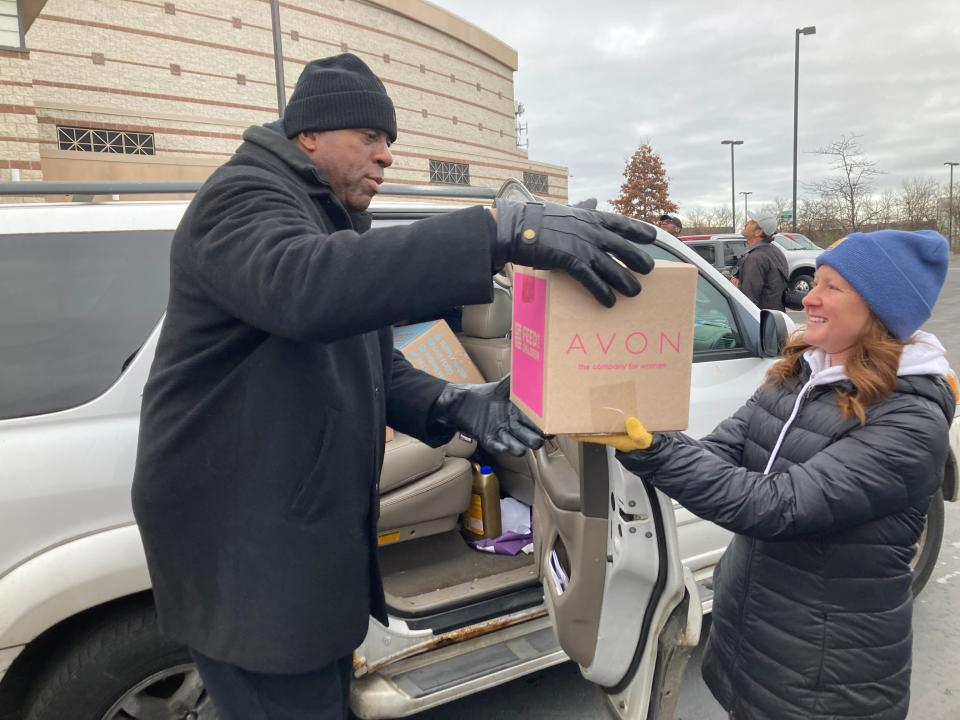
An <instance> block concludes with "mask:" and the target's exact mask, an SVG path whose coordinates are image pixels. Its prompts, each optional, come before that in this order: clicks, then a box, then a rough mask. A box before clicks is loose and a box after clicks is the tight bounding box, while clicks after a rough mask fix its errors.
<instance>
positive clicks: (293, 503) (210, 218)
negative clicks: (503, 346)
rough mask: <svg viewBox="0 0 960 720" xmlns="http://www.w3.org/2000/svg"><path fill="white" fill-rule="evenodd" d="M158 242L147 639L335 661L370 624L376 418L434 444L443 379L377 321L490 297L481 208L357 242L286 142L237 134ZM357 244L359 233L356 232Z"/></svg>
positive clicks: (240, 658) (216, 650)
mask: <svg viewBox="0 0 960 720" xmlns="http://www.w3.org/2000/svg"><path fill="white" fill-rule="evenodd" d="M243 139H244V143H243V144H242V145H241V146H240V147H239V148H238V150H237V152H236V154H235V155H234V156H233V158H231V159H230V160H229V161H228V162H227V163H226V164H225V165H224V166H222V167H221V168H219V169H218V170H217V171H216V172H215V173H214V174H213V175H212V176H211V178H210V179H209V180H208V181H207V182H206V183H205V184H204V186H203V187H202V188H201V189H200V191H199V192H198V193H197V195H196V197H195V198H194V200H193V202H191V203H190V206H189V207H188V208H187V211H186V214H185V215H184V217H183V220H182V222H181V223H180V226H179V227H178V229H177V231H176V234H175V235H174V239H173V246H172V250H171V281H170V297H169V303H168V306H167V314H166V319H165V321H164V325H163V330H162V332H161V336H160V340H159V343H158V346H157V351H156V357H155V359H154V362H153V367H152V369H151V372H150V377H149V380H148V381H147V384H146V387H145V390H144V394H143V407H142V414H141V424H140V443H139V450H138V454H137V464H136V473H135V477H134V483H133V503H134V511H135V514H136V519H137V522H138V524H139V527H140V532H141V535H142V537H143V541H144V548H145V551H146V556H147V561H148V566H149V569H150V575H151V580H152V582H153V593H154V597H155V599H156V604H157V608H158V611H159V616H160V621H161V626H162V628H163V629H164V630H165V631H166V632H168V633H169V634H171V635H172V636H173V637H174V638H176V639H177V640H180V641H182V642H184V643H186V644H187V645H189V646H190V647H192V648H195V649H196V650H198V651H200V652H201V653H202V654H204V655H206V656H208V657H210V658H213V659H215V660H220V661H223V662H227V663H231V664H234V665H238V666H240V667H242V668H244V669H247V670H251V671H255V672H270V673H297V672H305V671H308V670H312V669H316V668H320V667H321V666H324V665H327V664H329V663H331V662H333V661H334V660H335V659H336V658H340V657H343V656H345V655H348V654H350V653H351V652H352V651H353V650H354V648H356V647H357V646H358V645H359V644H360V643H361V642H362V640H363V638H364V636H365V634H366V632H367V627H368V617H369V615H370V614H371V613H372V614H373V615H374V616H375V617H376V618H377V619H379V620H381V621H383V622H385V621H386V610H385V605H384V599H383V589H382V585H381V582H380V575H379V569H378V564H377V543H376V526H377V517H378V511H379V504H378V494H377V483H378V478H379V473H380V467H381V464H382V461H383V452H384V426H385V425H386V424H387V423H389V424H390V425H391V426H392V427H394V428H396V429H397V430H398V431H400V432H403V433H407V434H410V435H413V436H414V437H417V438H420V439H422V440H424V441H425V442H428V443H430V444H432V445H439V444H441V443H443V442H445V441H447V440H448V439H449V438H450V436H451V435H452V433H451V432H449V431H442V430H440V429H439V428H438V427H437V426H435V425H434V424H432V423H431V420H430V409H431V406H432V405H433V403H434V401H435V400H436V398H437V396H438V395H439V394H440V392H441V390H442V389H443V387H444V386H445V385H446V383H444V382H442V381H440V380H437V379H435V378H432V377H430V376H428V375H426V374H424V373H422V372H420V371H419V370H415V369H414V368H413V367H411V366H410V364H409V363H407V362H406V360H404V359H403V357H402V355H400V354H399V353H398V352H396V351H395V350H394V349H393V343H392V333H391V330H390V325H391V324H392V323H395V322H397V321H399V320H401V319H402V318H405V317H412V316H417V315H424V314H428V313H430V312H431V311H435V310H439V309H441V308H444V307H449V306H455V305H465V304H476V303H484V302H489V301H490V300H491V295H492V283H491V279H490V276H491V258H490V245H491V243H492V240H491V237H492V236H493V235H494V234H495V233H496V224H495V223H494V221H493V219H492V218H491V217H490V216H489V213H488V212H487V211H486V210H484V209H483V208H481V207H476V208H471V209H467V210H461V211H457V212H452V213H449V214H446V215H442V216H438V217H436V218H431V219H427V220H423V221H420V222H417V223H415V224H411V225H400V226H393V227H387V228H380V229H374V230H369V231H368V232H364V231H366V230H367V229H368V228H369V216H367V215H365V214H354V215H351V214H349V213H348V212H347V211H346V210H345V209H344V207H343V206H342V205H341V203H340V202H339V201H338V199H337V198H336V196H335V195H334V194H333V191H332V190H331V189H330V187H329V185H328V184H327V183H326V181H325V180H324V179H323V178H322V177H321V176H320V174H319V172H318V170H317V168H316V166H315V165H314V164H313V163H312V162H311V161H310V159H309V158H308V157H307V155H306V154H304V153H303V152H301V151H300V150H299V149H298V148H297V147H296V146H294V145H293V144H292V143H291V142H289V141H288V140H287V139H286V138H285V137H284V136H282V135H281V134H278V132H275V131H274V130H272V129H269V128H267V127H252V128H249V129H248V130H247V131H246V132H245V133H244V135H243ZM359 233H363V234H359Z"/></svg>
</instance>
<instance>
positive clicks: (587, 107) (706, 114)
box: [434, 0, 960, 214]
mask: <svg viewBox="0 0 960 720" xmlns="http://www.w3.org/2000/svg"><path fill="white" fill-rule="evenodd" d="M434 2H435V3H436V4H437V5H440V6H442V7H444V8H446V9H447V10H449V11H451V12H453V13H455V14H457V15H459V16H460V17H462V18H464V19H466V20H468V21H470V22H472V23H473V24H475V25H478V26H480V27H481V28H483V29H484V30H486V31H488V32H489V33H491V34H493V35H494V36H496V37H497V38H499V39H500V40H502V41H503V42H505V43H507V44H508V45H510V46H512V47H513V48H515V49H516V50H517V52H518V53H519V56H520V69H519V70H518V71H517V73H516V75H515V82H516V97H517V99H518V100H520V101H522V102H523V103H524V105H525V106H526V110H527V112H526V121H527V122H528V123H529V154H530V158H531V159H534V160H541V161H544V162H552V163H558V164H561V165H566V166H567V167H569V169H570V175H571V178H570V199H571V201H575V200H581V199H583V198H585V197H589V196H595V197H597V198H598V199H599V200H600V201H601V202H604V201H608V200H610V199H612V198H614V197H616V195H617V194H618V191H619V186H620V183H621V182H622V173H623V168H624V165H625V163H626V161H627V159H628V158H629V157H630V156H631V155H632V153H633V152H634V151H635V150H636V148H637V147H638V146H639V145H640V144H641V142H642V141H644V140H649V141H650V143H651V144H652V146H653V148H654V150H656V151H657V152H659V153H660V154H661V156H662V157H663V160H664V164H665V166H666V168H667V173H668V175H669V178H670V191H671V197H672V198H673V200H674V201H675V202H677V203H678V204H679V206H680V212H681V214H683V211H684V209H685V208H687V209H689V208H690V207H692V206H695V205H700V206H704V207H712V206H716V205H719V204H721V203H729V202H730V149H729V146H721V145H720V141H721V140H723V139H725V138H734V139H742V140H743V141H744V144H743V145H740V146H737V148H736V183H737V187H736V189H737V191H738V192H739V191H740V190H749V191H752V192H753V195H751V196H750V207H751V209H755V208H757V207H759V205H762V204H763V203H764V202H767V201H769V200H772V199H773V198H774V197H776V196H780V197H785V198H789V197H790V195H791V192H792V189H791V188H792V184H791V183H792V178H791V175H792V152H793V60H794V29H795V28H797V27H804V26H807V25H816V27H817V34H816V35H810V36H804V37H801V38H800V122H799V126H800V129H799V153H798V159H799V170H798V174H799V182H800V187H799V189H798V194H799V195H800V196H802V195H803V194H804V189H803V183H804V182H805V181H806V182H810V181H814V180H816V179H817V178H819V177H822V176H824V175H826V174H828V173H829V164H828V162H827V160H826V159H825V158H822V157H819V156H816V155H811V154H810V151H812V150H816V149H817V148H819V147H821V146H824V145H826V144H828V143H830V142H831V141H833V140H835V139H838V138H839V137H840V135H841V133H848V134H849V133H859V134H862V135H863V137H862V139H861V140H860V143H861V145H862V147H863V149H864V151H865V153H866V154H867V155H868V156H869V157H870V158H872V159H874V160H877V161H878V163H879V165H878V167H879V169H881V170H883V171H885V172H886V174H885V175H883V176H881V177H879V178H878V179H877V186H878V190H882V189H884V188H886V187H892V188H899V187H900V184H901V182H902V181H903V180H904V179H905V178H909V177H913V176H918V175H919V176H933V177H935V178H936V179H937V180H938V181H944V182H946V180H947V178H948V170H947V168H945V167H944V166H943V162H944V161H947V160H950V161H960V2H958V1H957V0H898V1H894V0H803V1H802V2H801V1H800V0H742V1H741V2H732V1H731V0H711V1H710V2H707V1H706V0H699V1H696V0H669V1H662V2H657V3H653V2H649V1H646V0H643V1H640V0H633V1H630V2H628V1H627V0H621V1H620V2H617V1H615V0H591V2H582V1H581V2H573V1H572V0H552V1H549V2H548V1H546V0H525V1H523V2H517V1H516V0H510V1H506V0H486V1H485V2H477V0H434ZM958 169H960V168H958ZM954 182H955V190H954V191H955V193H956V192H957V189H956V186H957V185H958V184H960V174H957V173H955V177H954ZM742 202H743V198H742V196H740V195H737V203H738V208H741V209H742Z"/></svg>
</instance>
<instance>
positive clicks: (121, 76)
mask: <svg viewBox="0 0 960 720" xmlns="http://www.w3.org/2000/svg"><path fill="white" fill-rule="evenodd" d="M280 24H281V28H282V33H283V54H284V75H285V86H286V95H287V97H289V95H290V93H291V92H292V90H293V86H294V84H295V82H296V79H297V77H298V76H299V74H300V71H301V69H302V68H303V65H304V64H305V63H306V62H308V61H310V60H312V59H314V58H317V57H323V56H326V55H331V54H335V53H338V52H342V51H345V50H348V51H350V52H353V53H355V54H357V55H359V56H360V57H361V58H363V60H364V61H365V62H366V63H367V64H369V65H370V67H371V68H372V69H373V71H374V72H375V73H377V74H378V75H379V76H380V77H381V79H382V80H383V81H384V84H385V85H386V87H387V90H388V92H389V93H390V96H391V97H392V99H393V101H394V104H395V106H396V109H397V121H398V125H399V130H400V137H399V139H398V142H397V143H396V145H395V146H394V156H395V163H394V165H393V167H392V168H390V169H389V170H388V171H387V180H388V181H390V182H403V183H411V184H423V185H426V184H431V161H434V162H433V165H434V171H435V172H436V171H437V170H439V169H443V168H442V167H440V166H438V165H437V163H438V162H442V163H447V164H449V163H457V164H460V165H467V166H468V167H469V184H470V185H472V186H479V187H498V186H499V185H500V183H502V182H503V180H505V179H506V178H508V177H520V178H523V175H524V173H525V172H526V173H534V174H537V175H539V176H541V177H545V178H546V181H547V190H546V192H545V193H542V194H543V195H545V196H546V197H549V198H550V199H553V200H558V201H566V199H567V169H566V168H565V167H562V166H557V165H551V164H548V163H541V162H533V161H530V160H529V159H528V157H527V155H526V152H525V151H524V150H522V149H518V148H517V147H516V137H515V132H516V131H515V118H514V114H513V109H514V95H513V72H514V70H515V69H516V53H515V52H514V51H512V50H511V49H510V48H508V47H507V46H505V45H503V44H502V43H500V42H499V41H497V40H496V39H494V38H492V37H490V36H488V35H486V34H485V33H483V32H482V31H480V30H478V29H477V28H474V27H472V26H469V25H467V24H466V23H464V22H463V21H460V20H459V19H457V18H455V17H453V16H451V15H449V14H447V13H445V12H443V11H441V10H439V9H438V8H435V7H433V6H430V5H428V4H426V3H422V2H419V0H377V1H376V2H373V1H362V0H320V1H316V0H289V1H286V0H285V1H284V2H282V3H281V13H280ZM24 44H25V46H26V49H27V52H16V51H0V89H2V93H3V100H2V101H0V173H4V172H5V173H7V174H6V175H0V177H2V178H4V179H8V178H9V175H10V170H11V168H13V167H14V163H16V167H17V168H19V169H20V172H21V177H22V178H24V179H35V178H37V177H39V176H40V175H41V174H42V177H43V179H47V180H103V179H118V180H137V179H150V180H159V179H203V178H205V177H206V176H207V175H209V173H210V172H212V170H213V169H214V168H215V167H217V166H218V165H219V164H221V163H222V162H223V161H224V160H226V159H227V158H228V157H230V155H231V154H232V152H233V150H234V149H235V148H236V146H237V145H238V144H239V142H240V135H241V133H242V131H243V129H244V128H245V127H247V126H249V125H251V124H254V123H262V122H266V121H268V120H271V119H273V118H275V117H276V116H277V109H276V108H277V101H276V85H275V71H274V57H273V37H272V33H271V14H270V3H269V1H268V0H217V1H216V2H214V1H213V0H178V1H175V2H164V1H162V0H100V1H98V2H91V1H90V0H47V2H46V3H45V4H44V6H43V8H42V12H41V13H40V15H39V16H38V17H37V19H36V20H35V21H34V22H33V24H32V26H31V27H30V29H29V30H28V31H27V33H26V37H25V43H24ZM65 129H66V130H65ZM88 129H89V130H95V131H98V133H97V134H96V135H95V136H94V137H93V138H91V136H90V135H84V134H83V133H84V131H85V130H88ZM121 131H122V132H123V133H125V135H124V136H122V137H120V136H118V134H117V133H119V132H121ZM148 139H149V143H148V142H147V140H148ZM91 141H92V142H93V144H91ZM105 143H106V144H108V145H109V146H110V147H116V146H118V144H119V143H126V144H127V147H128V148H132V150H130V151H129V152H126V153H116V152H103V151H102V150H103V149H104V144H105ZM98 150H100V151H98ZM143 153H149V154H143ZM457 167H459V166H454V169H456V168H457ZM446 169H447V170H449V169H450V166H449V165H448V166H447V167H446ZM454 175H456V173H454ZM433 179H434V180H435V179H436V177H434V178H433ZM448 179H449V178H448ZM434 184H435V183H434Z"/></svg>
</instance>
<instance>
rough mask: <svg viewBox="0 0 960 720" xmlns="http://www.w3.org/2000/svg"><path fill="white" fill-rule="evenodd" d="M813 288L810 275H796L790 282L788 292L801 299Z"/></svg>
mask: <svg viewBox="0 0 960 720" xmlns="http://www.w3.org/2000/svg"><path fill="white" fill-rule="evenodd" d="M812 287H813V276H812V275H797V276H796V277H795V278H793V280H791V281H790V292H792V293H794V294H795V295H798V296H799V297H803V296H804V295H806V294H807V293H808V292H810V288H812Z"/></svg>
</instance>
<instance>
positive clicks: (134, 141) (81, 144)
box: [57, 125, 156, 155]
mask: <svg viewBox="0 0 960 720" xmlns="http://www.w3.org/2000/svg"><path fill="white" fill-rule="evenodd" d="M57 144H58V146H59V148H60V149H61V150H76V151H79V152H98V153H112V154H116V155H156V151H155V149H154V145H153V133H137V132H127V131H125V130H95V129H94V128H82V127H62V126H59V125H58V126H57Z"/></svg>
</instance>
